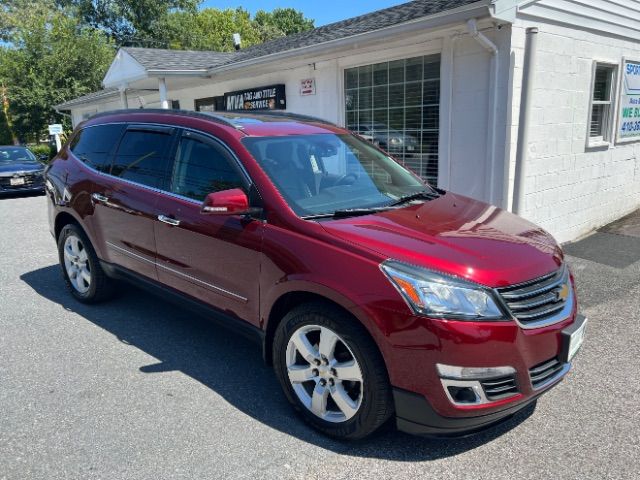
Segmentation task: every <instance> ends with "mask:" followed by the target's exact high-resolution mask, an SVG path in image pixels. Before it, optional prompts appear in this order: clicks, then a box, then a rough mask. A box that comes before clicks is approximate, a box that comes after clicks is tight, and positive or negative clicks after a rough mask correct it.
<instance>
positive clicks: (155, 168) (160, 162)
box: [111, 128, 172, 188]
mask: <svg viewBox="0 0 640 480" xmlns="http://www.w3.org/2000/svg"><path fill="white" fill-rule="evenodd" d="M171 138H172V129H170V128H167V129H162V130H146V129H144V128H140V129H137V128H129V129H127V131H126V132H125V133H124V136H123V137H122V141H121V142H120V147H118V152H117V153H116V155H115V157H114V159H113V166H112V167H111V174H112V175H115V176H116V177H120V178H125V179H127V180H131V181H132V182H137V183H141V184H143V185H148V186H150V187H155V188H163V187H164V186H165V185H166V183H167V176H168V174H167V170H168V162H169V153H170V152H169V149H170V148H171Z"/></svg>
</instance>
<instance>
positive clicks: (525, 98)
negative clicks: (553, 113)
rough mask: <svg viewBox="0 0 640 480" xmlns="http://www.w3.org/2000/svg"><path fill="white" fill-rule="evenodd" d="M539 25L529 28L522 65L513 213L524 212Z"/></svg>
mask: <svg viewBox="0 0 640 480" xmlns="http://www.w3.org/2000/svg"><path fill="white" fill-rule="evenodd" d="M537 39H538V29H537V27H529V28H527V38H526V43H525V53H524V64H523V66H522V93H521V94H520V119H519V121H518V147H517V149H516V173H515V179H514V181H513V207H512V209H511V210H512V211H513V213H515V214H517V215H520V214H522V213H523V212H524V195H525V191H524V182H525V179H526V178H527V174H526V166H527V152H528V150H529V123H530V121H531V96H532V93H533V75H532V67H533V66H534V65H535V61H536V43H537Z"/></svg>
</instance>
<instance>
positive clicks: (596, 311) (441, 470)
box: [0, 196, 640, 480]
mask: <svg viewBox="0 0 640 480" xmlns="http://www.w3.org/2000/svg"><path fill="white" fill-rule="evenodd" d="M606 238H607V237H605V238H604V239H602V241H606ZM629 238H631V237H629ZM633 238H636V237H633ZM636 240H637V241H638V242H640V238H636ZM632 243H633V242H632ZM0 245H1V246H2V255H1V256H0V479H16V480H18V479H19V480H23V479H28V478H37V479H48V480H51V479H67V478H69V479H109V480H116V479H169V478H189V479H205V478H209V479H216V478H229V479H236V478H277V479H288V478H292V479H294V478H302V479H315V478H318V479H320V478H323V479H324V478H331V479H332V480H339V479H346V478H358V479H359V478H376V479H386V478H438V479H443V478H461V479H462V478H465V479H466V478H474V479H485V478H486V479H513V478H518V479H543V478H553V479H581V480H584V479H616V480H620V479H637V478H639V475H640V474H639V472H640V261H635V262H633V263H629V262H628V261H625V262H624V266H623V267H621V268H619V267H616V266H612V264H615V262H607V264H604V263H598V258H593V255H592V256H591V258H590V257H589V253H588V252H590V251H591V252H594V251H595V252H597V251H598V250H593V249H591V247H589V248H586V249H585V248H583V249H582V250H581V249H580V248H579V247H575V248H574V250H575V251H576V252H577V253H579V252H582V251H587V254H584V255H582V256H583V257H585V258H579V257H577V256H576V257H573V256H570V257H568V260H569V263H570V265H571V267H572V269H573V272H574V274H575V276H576V279H577V283H578V289H579V299H580V301H581V310H582V313H584V314H586V315H587V316H588V317H589V326H588V331H587V338H586V341H585V344H584V345H583V348H582V351H581V352H580V353H579V354H578V356H577V358H576V360H575V362H574V369H573V371H572V372H571V373H570V374H569V376H568V378H567V379H566V380H565V381H563V382H562V383H561V384H560V385H559V386H557V387H556V388H555V389H553V390H552V391H550V392H549V393H548V394H546V395H544V396H543V397H542V398H541V399H540V400H539V401H538V405H537V408H536V409H535V411H533V412H532V411H525V412H522V413H520V414H518V415H516V417H514V418H513V419H511V420H510V421H509V422H508V423H506V424H503V425H501V426H499V427H496V428H494V429H492V430H489V431H486V432H484V433H481V434H478V435H475V436H473V437H469V438H463V439H456V440H442V439H427V438H420V437H412V436H409V435H405V434H402V433H398V432H393V431H387V432H380V433H378V434H376V435H375V436H374V437H372V438H369V439H366V440H363V441H360V442H356V443H342V442H336V441H333V440H330V439H327V438H326V437H323V436H322V435H320V434H318V433H316V432H315V431H313V430H311V429H310V428H308V427H306V426H305V425H304V424H303V423H302V422H301V421H300V420H299V419H298V418H297V417H296V416H295V415H294V414H293V413H292V411H291V409H290V408H289V406H288V404H287V403H286V400H285V398H284V396H283V394H282V393H281V391H280V387H279V385H278V384H277V381H276V378H275V376H274V373H273V371H272V370H271V369H270V368H268V367H266V366H265V365H264V364H263V362H262V360H261V353H260V351H259V348H257V346H255V345H254V344H252V343H250V342H249V341H248V340H245V339H244V338H242V337H239V336H236V335H234V334H232V333H229V332H227V331H225V330H221V329H219V328H216V327H215V325H214V324H212V323H209V322H207V321H206V320H205V319H203V318H200V317H197V316H194V315H193V314H191V313H190V312H187V311H184V310H182V309H180V308H178V307H176V306H174V305H172V304H169V303H166V302H165V301H164V300H162V299H161V298H158V297H154V296H151V295H150V294H147V293H145V292H143V291H141V290H138V289H136V288H132V287H131V288H130V287H127V288H125V289H123V292H122V294H121V295H120V296H119V297H118V298H117V299H115V300H113V301H111V302H109V303H105V304H102V305H99V306H85V305H82V304H80V303H78V302H76V301H74V300H73V299H72V298H71V296H70V295H69V294H67V293H66V291H65V289H64V286H63V283H62V280H61V276H60V270H59V267H58V264H57V254H56V249H55V244H54V242H53V239H52V237H51V235H50V234H49V231H48V226H47V220H46V198H45V197H44V196H31V197H16V198H0ZM632 248H633V247H632ZM596 257H597V255H596ZM625 258H632V257H629V256H626V257H625ZM250 280H251V279H248V281H250Z"/></svg>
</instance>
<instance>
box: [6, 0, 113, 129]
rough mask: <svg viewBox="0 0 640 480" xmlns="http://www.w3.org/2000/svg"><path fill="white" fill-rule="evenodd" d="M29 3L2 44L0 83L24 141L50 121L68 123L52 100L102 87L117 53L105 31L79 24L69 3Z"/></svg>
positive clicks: (13, 119) (78, 94)
mask: <svg viewBox="0 0 640 480" xmlns="http://www.w3.org/2000/svg"><path fill="white" fill-rule="evenodd" d="M32 7H33V8H31V9H28V10H24V11H23V12H22V14H21V15H19V16H14V17H13V20H12V24H11V26H10V27H11V28H10V29H8V31H10V32H11V33H10V35H9V37H8V41H9V43H7V44H6V45H4V46H2V47H0V58H1V59H2V61H1V62H0V83H1V84H3V85H4V86H5V96H6V98H7V101H8V104H9V114H10V118H11V120H12V123H13V130H14V132H15V134H16V135H17V136H18V138H19V139H20V140H22V141H37V140H38V139H39V137H40V136H41V135H43V134H45V132H46V126H47V124H48V123H51V122H61V121H62V122H64V123H66V124H67V126H68V125H69V121H68V119H67V118H63V117H62V116H61V115H59V114H58V113H57V112H55V110H54V108H53V106H54V105H56V104H59V103H62V102H64V101H65V100H69V99H71V98H74V97H78V96H80V95H84V94H86V93H89V92H92V91H95V90H98V89H100V84H101V81H102V78H103V77H104V74H105V72H106V70H107V68H108V66H109V64H110V63H111V61H112V59H113V55H114V53H115V49H114V46H113V44H112V43H111V42H110V41H109V40H108V38H107V36H106V35H105V34H104V33H103V32H101V31H100V30H97V29H94V28H91V27H87V26H86V25H82V24H81V23H80V22H79V21H78V16H77V15H75V14H74V13H75V12H74V10H73V9H69V8H64V9H63V8H51V4H49V3H48V2H33V4H32Z"/></svg>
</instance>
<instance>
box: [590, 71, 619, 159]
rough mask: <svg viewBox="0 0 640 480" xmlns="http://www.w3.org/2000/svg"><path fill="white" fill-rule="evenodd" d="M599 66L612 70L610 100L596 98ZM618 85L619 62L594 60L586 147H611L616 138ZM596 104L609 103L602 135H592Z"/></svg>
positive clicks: (604, 117)
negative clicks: (592, 120) (594, 97)
mask: <svg viewBox="0 0 640 480" xmlns="http://www.w3.org/2000/svg"><path fill="white" fill-rule="evenodd" d="M598 67H606V68H608V69H609V70H610V78H609V101H606V100H594V99H593V95H594V93H595V86H596V73H597V71H598ZM617 85H618V64H617V63H613V62H610V61H601V60H594V61H593V64H592V66H591V88H590V89H589V110H588V112H587V134H586V148H587V149H589V148H598V147H609V146H611V145H612V144H613V142H614V140H615V134H614V128H615V124H616V119H615V113H616V111H617V97H616V96H617V91H618V88H617ZM595 105H608V107H609V108H608V111H607V115H606V116H603V131H602V132H601V133H602V135H598V136H592V135H591V119H592V118H593V107H594V106H595Z"/></svg>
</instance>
